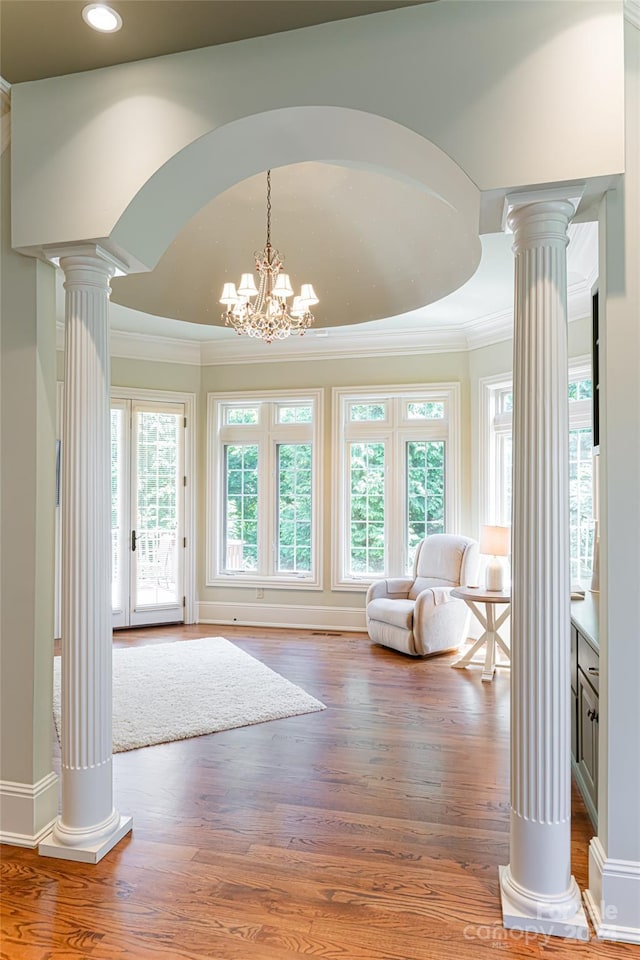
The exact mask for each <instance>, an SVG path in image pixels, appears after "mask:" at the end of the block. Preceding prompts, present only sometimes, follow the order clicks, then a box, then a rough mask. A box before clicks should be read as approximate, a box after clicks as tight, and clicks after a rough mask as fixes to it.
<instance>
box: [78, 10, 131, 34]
mask: <svg viewBox="0 0 640 960" xmlns="http://www.w3.org/2000/svg"><path fill="white" fill-rule="evenodd" d="M82 19H83V20H84V22H85V23H88V24H89V26H90V27H93V29H94V30H99V31H100V32H101V33H115V32H116V30H119V29H120V27H121V26H122V17H121V16H120V14H119V13H117V11H115V10H114V9H113V8H112V7H108V6H107V5H106V4H105V3H90V4H89V5H88V6H86V7H84V8H83V10H82Z"/></svg>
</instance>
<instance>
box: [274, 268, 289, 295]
mask: <svg viewBox="0 0 640 960" xmlns="http://www.w3.org/2000/svg"><path fill="white" fill-rule="evenodd" d="M273 295H274V297H280V299H281V300H286V298H287V297H292V296H293V290H292V288H291V281H290V280H289V274H288V273H279V274H278V276H277V277H276V282H275V286H274V288H273Z"/></svg>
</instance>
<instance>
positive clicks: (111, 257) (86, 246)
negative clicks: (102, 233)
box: [43, 242, 129, 277]
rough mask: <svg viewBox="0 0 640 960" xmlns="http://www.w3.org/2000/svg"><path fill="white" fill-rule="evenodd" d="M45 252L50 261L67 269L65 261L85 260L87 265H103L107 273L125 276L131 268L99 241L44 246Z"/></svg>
mask: <svg viewBox="0 0 640 960" xmlns="http://www.w3.org/2000/svg"><path fill="white" fill-rule="evenodd" d="M43 252H44V255H45V257H46V258H47V260H48V261H49V262H50V263H53V264H54V266H56V267H61V269H63V270H64V269H65V266H64V262H65V261H67V262H68V261H76V262H79V261H85V264H86V266H91V265H93V266H94V267H97V266H102V267H103V269H106V270H108V273H107V275H108V276H109V277H113V276H120V277H123V276H125V275H126V274H127V273H128V272H129V270H128V267H127V264H126V263H125V262H124V260H121V259H120V258H119V257H117V256H115V254H113V253H111V252H110V251H109V250H107V249H106V248H105V247H103V246H101V244H99V243H91V242H88V243H69V244H61V245H58V246H50V247H44V248H43Z"/></svg>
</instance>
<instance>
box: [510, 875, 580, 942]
mask: <svg viewBox="0 0 640 960" xmlns="http://www.w3.org/2000/svg"><path fill="white" fill-rule="evenodd" d="M508 870H509V868H508V867H498V871H499V873H500V896H501V899H502V922H503V924H504V927H505V929H506V930H525V931H527V932H528V933H539V934H543V935H544V936H548V937H563V938H564V939H565V940H590V939H591V932H590V930H589V923H588V921H587V917H586V914H585V912H584V909H583V908H582V906H581V905H578V908H577V910H576V912H575V914H574V915H573V916H571V917H567V918H566V919H562V920H558V919H556V918H553V917H543V916H540V915H539V914H537V915H536V914H535V913H527V912H525V910H524V908H523V907H522V906H521V905H520V904H516V903H515V901H514V900H513V899H512V898H511V897H510V896H509V894H508V892H506V891H508V888H509V884H508V882H507V876H508ZM505 888H506V889H505Z"/></svg>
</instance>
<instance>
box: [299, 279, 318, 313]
mask: <svg viewBox="0 0 640 960" xmlns="http://www.w3.org/2000/svg"><path fill="white" fill-rule="evenodd" d="M300 298H301V299H302V300H304V301H306V303H307V304H308V305H309V306H310V307H312V306H314V304H316V303H318V302H319V301H318V298H317V297H316V292H315V290H314V289H313V286H312V284H310V283H303V284H302V288H301V290H300Z"/></svg>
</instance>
